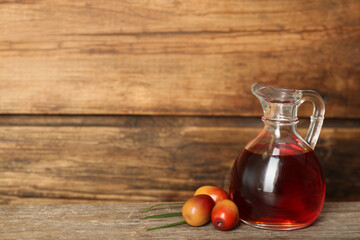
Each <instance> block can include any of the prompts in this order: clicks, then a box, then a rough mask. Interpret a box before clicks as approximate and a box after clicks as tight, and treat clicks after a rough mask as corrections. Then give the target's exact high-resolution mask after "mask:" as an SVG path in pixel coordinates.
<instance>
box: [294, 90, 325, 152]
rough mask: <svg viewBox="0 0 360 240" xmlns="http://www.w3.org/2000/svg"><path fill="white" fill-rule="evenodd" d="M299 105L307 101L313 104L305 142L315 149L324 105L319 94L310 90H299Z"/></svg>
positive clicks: (323, 113)
mask: <svg viewBox="0 0 360 240" xmlns="http://www.w3.org/2000/svg"><path fill="white" fill-rule="evenodd" d="M300 92H301V99H300V105H301V104H302V103H303V102H305V101H309V102H311V103H312V104H313V108H314V110H313V113H312V115H311V117H310V126H309V129H308V132H307V134H306V137H305V141H306V142H307V143H308V144H309V145H310V147H311V148H312V149H315V145H316V142H317V140H318V138H319V135H320V131H321V127H322V124H323V122H324V115H325V103H324V100H323V99H322V97H321V96H320V94H318V93H317V92H315V91H312V90H300Z"/></svg>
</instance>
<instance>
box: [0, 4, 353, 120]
mask: <svg viewBox="0 0 360 240" xmlns="http://www.w3.org/2000/svg"><path fill="white" fill-rule="evenodd" d="M359 11H360V3H359V1H355V0H345V1H342V0H341V1H340V0H336V1H331V2H329V1H327V0H321V1H310V0H300V1H282V0H276V1H271V2H267V1H260V0H257V1H253V0H251V1H250V0H242V1H234V0H224V1H217V2H214V1H209V0H204V1H196V2H194V1H190V0H181V1H145V0H139V1H115V0H110V1H105V0H101V1H84V0H79V1H70V0H61V1H60V0H58V1H57V0H52V1H40V0H23V1H11V0H5V1H4V0H2V1H0V32H1V34H0V113H3V114H5V113H15V114H19V113H24V114H32V113H34V114H42V113H45V114H145V115H148V114H169V115H172V114H179V115H194V114H195V115H227V116H256V115H260V105H259V104H258V103H257V100H256V99H255V98H254V97H253V96H251V94H250V86H251V84H252V83H253V82H263V83H267V84H271V85H276V86H282V87H288V88H295V89H314V90H316V91H318V92H319V93H320V94H321V95H322V96H323V97H324V98H325V100H326V102H327V117H337V118H359V117H360V111H359V107H360V100H359V98H358V97H357V93H358V92H359V91H360V84H359V77H360V69H359V66H360V54H359V41H360V19H359Z"/></svg>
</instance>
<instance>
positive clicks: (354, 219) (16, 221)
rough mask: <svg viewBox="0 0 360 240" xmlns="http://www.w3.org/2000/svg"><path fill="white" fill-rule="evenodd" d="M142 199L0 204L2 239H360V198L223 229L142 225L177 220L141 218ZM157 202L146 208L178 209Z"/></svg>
mask: <svg viewBox="0 0 360 240" xmlns="http://www.w3.org/2000/svg"><path fill="white" fill-rule="evenodd" d="M150 205H151V204H147V203H123V204H80V205H79V204H76V205H52V206H0V213H1V214H0V237H1V238H2V239H136V240H138V239H342V240H343V239H359V236H360V229H359V225H358V219H359V218H360V210H359V209H360V202H348V203H339V202H336V203H325V205H324V209H323V211H322V213H321V214H320V216H319V218H318V219H317V220H316V221H315V222H314V224H313V225H311V226H310V227H307V228H305V229H301V230H296V231H269V230H260V229H256V228H253V227H250V226H247V225H245V224H240V225H238V226H237V227H236V228H235V229H234V230H232V231H228V232H222V231H218V230H215V228H214V227H213V226H212V225H211V224H207V225H205V226H202V227H190V226H188V225H181V226H177V227H173V228H168V229H161V230H156V231H146V228H149V227H154V226H160V225H164V224H168V223H173V222H176V221H179V220H181V217H174V218H168V219H152V220H140V218H142V217H144V216H146V215H145V214H142V213H140V210H141V209H143V208H145V207H148V206H150ZM180 208H181V207H179V206H178V207H171V208H161V209H159V210H155V211H152V212H151V213H150V214H152V213H154V214H159V213H165V212H174V211H179V209H180ZM147 215H149V214H147Z"/></svg>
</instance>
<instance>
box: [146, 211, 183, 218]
mask: <svg viewBox="0 0 360 240" xmlns="http://www.w3.org/2000/svg"><path fill="white" fill-rule="evenodd" d="M175 216H182V213H181V212H176V213H164V214H158V215H151V216H147V217H144V218H143V219H149V218H167V217H175Z"/></svg>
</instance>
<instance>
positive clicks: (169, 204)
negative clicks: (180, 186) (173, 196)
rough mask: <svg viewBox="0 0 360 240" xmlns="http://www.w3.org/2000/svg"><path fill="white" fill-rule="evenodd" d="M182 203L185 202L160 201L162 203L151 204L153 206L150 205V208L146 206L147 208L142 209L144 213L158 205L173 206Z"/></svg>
mask: <svg viewBox="0 0 360 240" xmlns="http://www.w3.org/2000/svg"><path fill="white" fill-rule="evenodd" d="M181 204H184V202H176V203H160V204H156V205H153V206H151V207H149V208H146V209H144V210H142V211H141V212H142V213H146V212H148V211H150V210H151V209H153V208H156V207H159V206H171V205H181Z"/></svg>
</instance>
